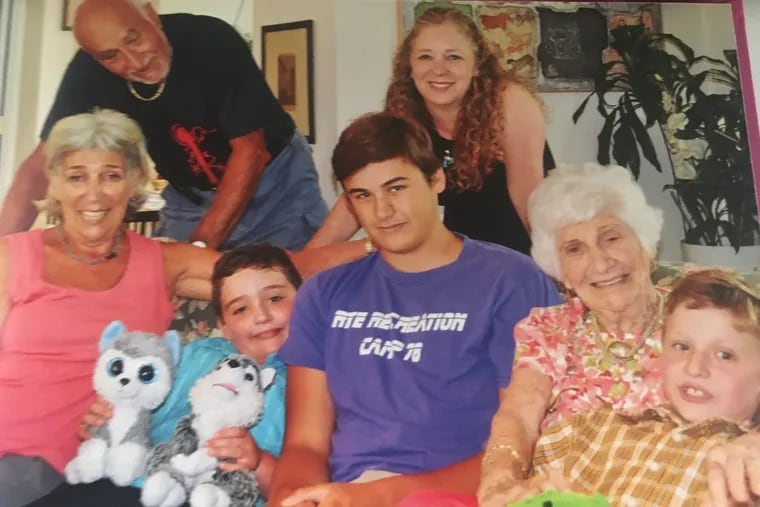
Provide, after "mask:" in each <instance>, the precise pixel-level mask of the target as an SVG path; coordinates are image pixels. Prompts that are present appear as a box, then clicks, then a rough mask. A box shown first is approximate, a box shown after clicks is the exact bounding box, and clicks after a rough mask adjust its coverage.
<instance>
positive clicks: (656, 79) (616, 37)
mask: <svg viewBox="0 0 760 507" xmlns="http://www.w3.org/2000/svg"><path fill="white" fill-rule="evenodd" d="M611 35H612V42H611V44H610V47H611V48H612V49H613V50H614V51H615V53H616V54H617V57H616V58H614V59H613V60H612V61H610V62H608V63H605V64H604V66H603V67H602V71H601V73H600V75H599V76H598V77H597V78H596V80H595V85H594V90H593V91H592V92H591V93H590V94H589V96H588V97H586V99H585V100H584V101H583V103H582V104H581V105H580V106H579V107H578V109H577V110H576V111H575V113H574V114H573V121H574V122H577V121H578V118H579V117H580V116H581V115H582V114H583V112H584V111H585V109H586V106H587V104H588V101H589V99H591V98H592V97H594V96H595V97H596V98H597V100H598V104H597V111H598V112H599V114H601V115H602V117H603V118H604V124H603V126H602V130H601V131H600V132H599V135H598V140H599V151H598V153H597V158H598V160H599V162H600V163H602V164H609V163H610V162H611V160H612V159H614V160H615V162H616V163H618V164H620V165H623V166H626V167H628V168H629V169H630V170H631V171H632V173H633V174H634V176H635V177H636V178H638V176H639V173H640V171H641V163H642V157H643V159H645V160H647V161H648V162H649V163H651V164H652V165H653V166H654V167H655V169H657V170H658V171H660V172H662V170H663V169H662V165H661V163H660V161H659V160H658V157H657V153H656V151H655V147H654V143H653V142H652V138H651V137H650V132H651V131H650V130H649V129H650V128H651V127H654V126H659V129H658V130H659V132H661V133H662V135H663V138H664V140H665V142H666V145H667V148H668V153H669V156H670V167H671V170H672V175H673V183H672V184H669V185H666V186H665V190H667V191H668V192H670V195H671V197H672V198H673V200H674V202H675V203H676V206H677V207H678V209H679V211H680V213H681V218H682V221H683V227H684V239H685V241H686V242H687V243H690V244H702V245H723V244H730V245H731V246H733V247H734V248H735V249H737V250H738V249H739V248H740V247H741V246H745V245H752V244H757V243H758V239H759V238H760V225H759V224H758V221H757V206H756V202H755V192H754V184H753V179H752V166H751V162H750V156H749V145H748V142H747V130H746V124H745V118H744V108H743V102H742V93H741V86H740V82H739V71H738V65H737V61H736V58H735V56H734V57H731V56H730V55H728V56H727V57H726V59H725V60H722V59H715V58H710V57H707V56H695V55H694V51H693V50H692V49H691V48H690V47H689V46H688V45H687V44H685V43H684V42H683V41H682V40H681V39H679V38H678V37H676V36H674V35H671V34H661V33H649V32H646V31H645V29H644V27H643V26H621V27H618V28H615V29H614V30H612V31H611Z"/></svg>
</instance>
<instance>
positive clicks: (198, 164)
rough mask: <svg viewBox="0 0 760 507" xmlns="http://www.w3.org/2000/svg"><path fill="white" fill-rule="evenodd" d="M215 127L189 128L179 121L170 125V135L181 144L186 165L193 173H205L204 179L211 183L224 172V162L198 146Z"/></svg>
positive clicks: (217, 181) (216, 181)
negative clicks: (185, 155) (209, 128)
mask: <svg viewBox="0 0 760 507" xmlns="http://www.w3.org/2000/svg"><path fill="white" fill-rule="evenodd" d="M215 131H216V129H211V130H208V129H205V128H203V127H191V128H190V129H189V130H188V129H187V128H185V127H184V126H182V125H180V124H179V123H175V124H174V125H172V137H173V138H174V141H175V142H176V143H177V144H179V145H180V146H182V148H183V149H184V150H185V153H186V154H187V165H188V166H190V170H192V171H193V174H201V173H203V174H205V175H206V179H208V182H209V183H210V184H212V185H216V184H218V183H219V179H220V178H221V176H222V173H223V172H224V164H222V163H220V162H219V161H218V160H217V159H216V157H215V156H213V155H211V154H210V153H209V152H207V151H203V150H201V149H200V148H199V146H198V145H199V144H200V143H202V142H203V139H205V138H206V136H207V135H208V134H211V133H213V132H215Z"/></svg>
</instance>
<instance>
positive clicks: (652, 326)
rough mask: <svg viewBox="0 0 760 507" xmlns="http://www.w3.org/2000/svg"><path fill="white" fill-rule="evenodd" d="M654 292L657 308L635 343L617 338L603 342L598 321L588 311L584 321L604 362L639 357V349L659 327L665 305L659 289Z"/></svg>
mask: <svg viewBox="0 0 760 507" xmlns="http://www.w3.org/2000/svg"><path fill="white" fill-rule="evenodd" d="M656 294H657V303H656V305H657V309H656V310H655V312H654V315H653V316H652V317H653V318H652V320H651V321H650V322H649V325H648V326H647V327H646V329H645V330H644V331H643V332H642V333H641V337H640V338H639V340H638V342H637V343H636V344H635V345H629V344H628V343H626V342H624V341H622V340H617V339H615V340H613V341H611V342H610V343H605V342H604V340H602V332H601V330H600V329H599V323H598V322H597V321H596V317H594V314H593V313H592V312H588V316H587V317H586V322H587V327H588V329H589V333H590V334H591V336H592V338H593V339H594V342H595V343H596V345H597V347H599V350H600V351H601V352H602V355H603V356H604V361H605V362H607V363H612V362H618V363H625V362H628V361H630V360H631V359H638V358H639V355H640V353H641V350H642V349H643V348H644V346H645V345H646V344H647V341H648V340H649V339H650V338H651V337H652V335H653V334H654V332H655V330H657V329H658V328H659V327H660V325H661V322H662V313H663V309H664V307H665V304H664V303H665V298H664V297H663V295H662V294H661V293H660V292H659V291H657V292H656Z"/></svg>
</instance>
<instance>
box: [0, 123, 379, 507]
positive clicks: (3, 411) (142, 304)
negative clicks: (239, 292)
mask: <svg viewBox="0 0 760 507" xmlns="http://www.w3.org/2000/svg"><path fill="white" fill-rule="evenodd" d="M45 148H46V157H47V173H48V177H49V180H50V183H49V188H48V196H49V198H48V202H49V205H48V208H49V212H50V213H52V214H53V215H54V216H55V217H56V218H57V219H58V220H57V221H58V225H57V226H56V227H54V228H51V229H45V230H32V231H26V232H22V233H17V234H12V235H9V236H5V237H3V238H1V239H0V507H17V506H20V505H25V504H27V503H29V502H30V501H32V500H34V499H35V498H37V497H40V496H42V495H44V494H45V493H47V492H48V491H50V490H51V489H53V488H54V487H55V486H56V485H57V484H59V483H60V482H61V481H62V475H61V472H62V471H63V467H64V465H65V464H66V463H67V462H68V461H69V460H70V459H71V458H72V457H73V456H74V454H75V451H76V448H77V445H78V443H79V441H78V439H77V429H78V426H79V423H80V419H81V416H82V414H84V413H85V411H86V410H87V408H88V407H89V406H90V405H91V403H92V402H93V400H94V392H93V389H92V369H93V367H94V365H95V360H96V358H97V355H98V348H97V342H98V337H99V336H100V335H101V332H102V331H103V329H104V328H105V327H106V325H107V324H108V323H109V322H111V321H113V320H121V321H122V322H124V323H125V325H126V327H127V328H128V329H136V330H143V331H148V332H152V333H156V334H163V333H164V332H165V331H166V330H167V328H168V326H169V324H170V322H171V320H172V318H173V316H174V311H173V307H172V303H171V297H172V296H174V295H182V296H190V297H198V298H203V299H209V298H210V295H211V283H210V278H211V273H212V269H213V265H214V262H215V261H216V259H217V258H218V256H219V254H218V253H217V252H214V251H212V250H209V249H204V248H196V247H194V246H191V245H189V244H183V243H174V244H168V243H160V242H157V241H153V240H151V239H148V238H145V237H143V236H140V235H138V234H136V233H134V232H132V231H130V230H129V229H127V228H126V227H125V226H124V217H125V214H126V213H127V212H128V210H129V209H134V208H135V207H136V206H138V205H139V202H140V189H141V187H142V186H143V185H144V184H145V182H146V181H147V178H148V167H149V166H148V158H147V154H146V151H145V142H144V139H143V135H142V132H141V131H140V128H139V126H138V125H137V123H135V122H134V121H133V120H131V119H130V118H128V117H127V116H126V115H124V114H122V113H118V112H116V111H111V110H105V109H104V110H96V111H94V112H92V113H86V114H79V115H75V116H70V117H67V118H64V119H62V120H60V121H59V122H58V123H56V125H55V126H54V127H53V129H52V131H51V133H50V136H49V138H48V141H47V143H46V145H45ZM40 184H44V183H43V182H40ZM327 250H329V251H327ZM364 252H365V249H364V246H363V244H361V243H359V244H353V245H352V244H346V245H343V246H336V247H334V248H329V249H327V248H325V249H322V251H321V252H318V253H315V252H312V251H309V252H305V253H298V254H293V261H294V262H295V263H296V265H297V266H298V267H299V270H300V271H301V272H302V274H303V275H304V276H309V275H310V274H313V273H314V272H315V271H318V270H319V269H322V268H325V267H331V266H334V265H336V264H338V263H340V262H341V261H343V262H345V261H347V260H351V259H353V258H356V257H359V256H361V255H364Z"/></svg>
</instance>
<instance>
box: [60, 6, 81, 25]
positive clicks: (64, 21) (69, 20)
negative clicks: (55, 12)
mask: <svg viewBox="0 0 760 507" xmlns="http://www.w3.org/2000/svg"><path fill="white" fill-rule="evenodd" d="M81 3H82V0H63V13H62V14H61V30H71V27H72V26H73V25H74V13H75V12H76V10H77V7H79V4H81Z"/></svg>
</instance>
